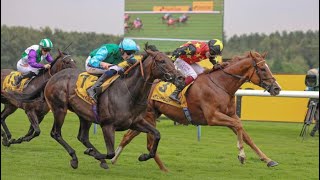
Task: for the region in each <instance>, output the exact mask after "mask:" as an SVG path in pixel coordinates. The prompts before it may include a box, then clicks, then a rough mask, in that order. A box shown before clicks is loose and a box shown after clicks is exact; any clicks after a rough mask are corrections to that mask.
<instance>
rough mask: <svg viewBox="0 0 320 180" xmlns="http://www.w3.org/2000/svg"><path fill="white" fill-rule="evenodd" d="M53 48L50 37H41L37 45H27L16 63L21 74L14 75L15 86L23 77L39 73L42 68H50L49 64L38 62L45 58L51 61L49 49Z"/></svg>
mask: <svg viewBox="0 0 320 180" xmlns="http://www.w3.org/2000/svg"><path fill="white" fill-rule="evenodd" d="M52 48H53V44H52V42H51V40H50V39H48V38H46V39H41V41H40V43H39V45H32V46H30V47H28V48H27V49H26V50H25V51H24V52H23V53H22V56H21V59H20V60H19V61H18V63H17V69H18V71H19V72H21V73H22V74H21V75H20V76H16V77H15V84H14V85H15V86H17V85H19V84H20V82H21V80H22V79H23V78H31V77H32V76H35V75H37V74H38V73H39V70H40V69H42V68H45V69H48V68H50V67H51V66H50V64H45V65H43V64H40V62H42V61H44V60H46V61H47V62H49V63H51V62H52V61H53V58H52V56H51V55H50V53H49V51H50V50H51V49H52Z"/></svg>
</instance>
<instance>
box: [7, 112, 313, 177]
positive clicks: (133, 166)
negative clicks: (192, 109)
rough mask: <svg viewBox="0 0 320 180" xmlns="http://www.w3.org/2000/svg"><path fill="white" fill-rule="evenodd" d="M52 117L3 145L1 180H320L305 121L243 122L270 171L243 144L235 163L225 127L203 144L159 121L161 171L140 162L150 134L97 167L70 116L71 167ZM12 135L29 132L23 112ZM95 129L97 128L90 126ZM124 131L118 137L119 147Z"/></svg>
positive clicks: (12, 121) (95, 139) (192, 132)
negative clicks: (25, 138)
mask: <svg viewBox="0 0 320 180" xmlns="http://www.w3.org/2000/svg"><path fill="white" fill-rule="evenodd" d="M52 122H53V117H52V113H49V114H48V115H47V116H46V118H45V119H44V122H43V123H42V124H41V130H42V133H41V135H40V137H38V138H36V139H34V140H33V141H31V142H29V143H24V144H19V145H12V146H11V147H9V148H7V147H4V146H2V147H1V178H2V179H14V180H16V179H21V180H22V179H23V180H26V179H30V180H31V179H32V180H35V179H46V180H47V179H48V180H50V179H68V180H69V179H76V180H80V179H183V180H186V179H232V180H234V179H246V180H248V179H290V180H291V179H307V180H309V179H318V177H319V136H318V134H317V135H316V137H314V138H311V137H308V138H307V139H306V140H305V141H303V142H302V141H301V138H299V133H300V129H301V126H302V124H301V123H274V122H252V121H244V122H243V124H244V128H245V129H246V130H247V132H248V133H249V134H250V135H251V137H252V139H253V140H254V142H255V143H256V144H257V145H258V146H259V147H260V148H261V150H262V151H264V152H265V153H266V154H267V155H268V156H269V157H270V158H272V159H273V160H275V161H277V162H279V166H277V167H273V168H268V167H267V166H266V164H265V163H263V162H261V161H260V160H259V159H258V157H257V156H256V154H255V153H254V152H253V151H252V150H251V149H250V148H249V147H248V146H247V145H245V152H246V155H247V161H246V164H244V165H241V164H240V163H239V161H238V160H237V154H238V151H237V148H236V137H235V135H234V134H233V133H232V132H231V131H230V130H229V129H228V128H225V127H208V126H202V138H201V141H200V142H198V141H197V136H196V134H197V131H196V127H194V126H174V125H173V122H172V121H168V120H162V121H161V122H160V123H158V129H159V130H160V132H161V141H160V144H159V149H158V153H159V154H160V157H161V159H162V160H163V162H164V163H165V165H166V166H167V168H169V170H170V172H169V173H163V172H161V171H160V170H159V169H158V167H157V165H156V164H155V162H154V161H153V160H149V161H147V162H139V161H138V160H137V158H138V156H139V155H140V154H141V153H145V152H146V138H145V137H146V136H145V135H140V136H138V137H137V138H136V139H134V140H133V141H132V143H131V144H129V145H128V146H127V147H126V149H125V150H124V151H123V153H122V154H121V156H120V158H119V160H118V163H117V164H116V165H112V164H111V163H109V161H108V164H109V167H110V169H109V170H104V169H102V168H100V167H99V163H98V161H97V160H94V159H93V158H92V157H89V156H87V155H84V154H83V152H84V150H85V147H84V146H83V145H82V144H81V143H80V142H79V141H78V140H77V138H76V137H77V132H78V127H79V122H78V120H77V118H76V116H75V115H74V114H73V113H70V114H68V116H67V119H66V121H65V124H64V126H63V129H62V133H63V137H64V138H65V140H66V141H67V142H69V144H70V145H71V146H72V147H73V148H74V149H75V150H76V152H77V155H78V159H79V168H78V169H76V170H74V169H72V168H71V167H70V165H69V160H70V156H69V155H68V154H67V152H66V151H65V150H64V149H63V148H62V146H61V145H60V144H58V143H57V142H56V141H55V140H53V139H52V138H51V137H50V136H49V133H50V129H51V126H52ZM7 123H8V126H9V128H11V130H12V134H13V136H14V137H18V136H21V135H23V134H24V133H26V131H27V129H28V125H29V124H28V121H27V118H26V116H25V115H24V113H23V111H21V110H19V111H17V112H16V113H15V114H14V115H13V116H11V117H9V118H8V119H7ZM92 129H93V128H92ZM123 134H124V132H117V133H116V145H118V143H119V141H120V139H121V138H122V135H123ZM90 136H91V137H90V139H91V141H92V143H93V144H94V145H96V147H97V148H98V149H99V150H100V151H101V152H106V149H105V145H104V141H103V137H102V133H101V130H100V127H98V133H97V134H96V135H94V134H93V132H92V131H91V132H90Z"/></svg>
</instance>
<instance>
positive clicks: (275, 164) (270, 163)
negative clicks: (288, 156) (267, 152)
mask: <svg viewBox="0 0 320 180" xmlns="http://www.w3.org/2000/svg"><path fill="white" fill-rule="evenodd" d="M278 164H279V163H277V162H275V161H270V162H268V164H267V166H268V167H274V166H277V165H278Z"/></svg>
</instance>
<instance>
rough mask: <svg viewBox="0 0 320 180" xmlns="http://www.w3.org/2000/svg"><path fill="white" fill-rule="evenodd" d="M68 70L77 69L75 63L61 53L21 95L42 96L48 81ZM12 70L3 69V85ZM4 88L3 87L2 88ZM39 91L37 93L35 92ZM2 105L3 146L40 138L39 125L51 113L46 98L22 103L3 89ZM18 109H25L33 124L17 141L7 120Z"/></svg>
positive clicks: (68, 56)
mask: <svg viewBox="0 0 320 180" xmlns="http://www.w3.org/2000/svg"><path fill="white" fill-rule="evenodd" d="M66 68H76V63H75V61H74V60H73V59H72V58H71V56H70V55H67V54H64V53H62V52H60V50H59V55H58V56H57V58H56V59H55V60H54V61H53V62H52V63H51V68H50V69H48V70H45V69H41V70H40V72H39V74H38V75H37V76H36V77H35V78H34V79H33V80H32V81H30V83H29V84H28V86H27V87H26V88H25V89H24V90H23V91H22V93H21V94H20V95H21V96H23V94H28V95H29V94H41V93H42V92H43V90H44V86H45V85H46V83H47V81H48V80H49V79H50V78H51V77H52V76H53V75H54V74H56V73H57V72H59V71H61V70H62V69H66ZM12 71H13V70H12V69H1V84H3V81H4V79H5V77H6V76H7V75H9V74H10V73H11V72H12ZM1 88H3V86H1ZM35 90H37V91H35ZM1 103H3V104H4V109H3V111H2V112H1V125H2V128H3V130H2V131H1V135H2V137H3V141H2V143H3V145H5V146H10V144H16V143H21V142H23V141H30V140H31V139H33V138H34V137H37V136H39V134H40V128H39V124H40V123H41V121H42V120H43V118H44V116H45V115H46V114H47V113H48V112H49V107H48V106H47V103H46V102H45V99H44V97H43V98H38V99H37V100H36V101H32V102H28V103H22V102H19V100H17V99H15V98H12V95H9V94H7V93H6V92H5V91H3V89H2V90H1ZM18 108H21V109H24V110H25V113H26V114H27V116H28V119H29V121H30V123H31V125H30V128H29V130H28V132H27V134H26V135H25V136H23V137H20V138H18V139H17V140H15V139H11V133H10V131H9V128H8V127H7V125H6V123H5V120H6V118H7V117H8V116H9V115H10V114H12V113H14V112H15V111H16V110H17V109H18Z"/></svg>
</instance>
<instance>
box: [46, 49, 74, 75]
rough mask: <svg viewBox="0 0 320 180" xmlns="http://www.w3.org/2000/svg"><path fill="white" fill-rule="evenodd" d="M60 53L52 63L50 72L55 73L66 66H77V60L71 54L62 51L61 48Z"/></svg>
mask: <svg viewBox="0 0 320 180" xmlns="http://www.w3.org/2000/svg"><path fill="white" fill-rule="evenodd" d="M58 51H59V55H58V56H57V58H56V59H55V60H54V61H53V62H52V63H51V68H50V73H51V74H52V75H53V74H55V73H57V72H59V71H61V70H63V69H66V68H76V67H77V65H76V62H75V61H74V60H73V59H72V58H71V55H69V54H67V53H64V52H61V51H60V50H59V49H58Z"/></svg>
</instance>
